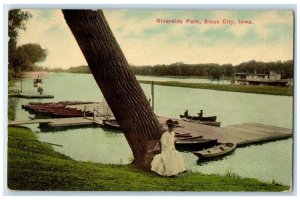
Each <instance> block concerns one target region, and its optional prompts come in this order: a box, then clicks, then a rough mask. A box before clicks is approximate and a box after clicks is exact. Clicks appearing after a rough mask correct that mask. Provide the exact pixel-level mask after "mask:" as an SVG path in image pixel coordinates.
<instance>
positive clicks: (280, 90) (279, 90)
mask: <svg viewBox="0 0 300 200" xmlns="http://www.w3.org/2000/svg"><path fill="white" fill-rule="evenodd" d="M138 82H139V83H144V84H151V82H153V83H154V84H155V85H162V86H171V87H185V88H194V89H208V90H218V91H227V92H241V93H253V94H265V95H279V96H293V87H279V86H254V85H250V86H248V85H227V84H212V83H183V82H177V81H148V80H138Z"/></svg>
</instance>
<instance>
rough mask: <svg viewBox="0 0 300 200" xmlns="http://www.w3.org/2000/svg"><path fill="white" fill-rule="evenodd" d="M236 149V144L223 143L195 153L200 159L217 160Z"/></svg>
mask: <svg viewBox="0 0 300 200" xmlns="http://www.w3.org/2000/svg"><path fill="white" fill-rule="evenodd" d="M235 148H236V144H235V143H230V142H228V143H221V144H218V145H216V146H213V147H211V148H208V149H203V150H201V151H194V152H193V153H194V154H195V155H196V156H198V157H199V158H215V157H218V156H223V155H226V154H229V153H230V152H232V151H233V150H234V149H235Z"/></svg>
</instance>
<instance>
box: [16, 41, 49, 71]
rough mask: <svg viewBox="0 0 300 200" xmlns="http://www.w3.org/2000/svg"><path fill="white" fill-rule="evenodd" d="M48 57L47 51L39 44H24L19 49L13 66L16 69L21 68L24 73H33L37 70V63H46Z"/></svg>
mask: <svg viewBox="0 0 300 200" xmlns="http://www.w3.org/2000/svg"><path fill="white" fill-rule="evenodd" d="M46 57H47V50H46V49H42V47H41V46H40V45H39V44H33V43H29V44H24V45H21V46H19V47H18V48H17V50H16V54H15V59H13V60H12V64H13V66H15V67H19V69H21V70H22V71H24V70H27V71H31V70H33V69H35V68H34V66H35V64H36V63H39V62H42V61H44V60H45V59H46Z"/></svg>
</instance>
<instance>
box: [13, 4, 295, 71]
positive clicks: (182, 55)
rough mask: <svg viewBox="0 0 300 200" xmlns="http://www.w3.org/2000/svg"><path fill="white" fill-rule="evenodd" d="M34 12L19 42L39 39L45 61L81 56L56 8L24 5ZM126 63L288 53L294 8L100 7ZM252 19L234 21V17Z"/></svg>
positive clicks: (55, 63) (54, 63)
mask: <svg viewBox="0 0 300 200" xmlns="http://www.w3.org/2000/svg"><path fill="white" fill-rule="evenodd" d="M29 12H31V13H32V14H33V18H32V19H30V20H29V22H28V24H27V27H28V28H27V30H26V31H25V32H22V33H21V34H20V39H19V43H20V44H24V43H29V42H34V43H40V44H41V46H42V47H43V48H46V49H48V52H49V56H48V58H47V60H46V62H44V63H42V64H43V65H45V66H48V67H62V68H67V67H70V66H77V65H82V64H86V61H85V59H84V57H83V55H82V53H81V51H80V49H79V47H78V45H77V43H76V41H75V39H74V36H73V35H72V33H71V31H70V30H69V28H68V26H67V24H66V23H65V20H64V18H63V15H62V13H61V11H60V10H51V9H39V10H29ZM104 14H105V16H106V19H107V21H108V23H109V26H110V28H111V29H112V32H113V34H114V36H115V37H116V39H117V41H118V44H119V45H120V47H121V49H122V50H123V52H124V54H125V56H126V58H127V60H128V62H129V63H131V64H135V65H145V64H151V65H154V64H170V63H174V62H179V61H182V62H185V63H206V62H208V63H220V64H223V63H232V64H238V63H240V62H244V61H248V60H252V59H255V60H259V61H276V60H288V59H292V58H293V12H291V11H288V10H281V11H278V10H104ZM157 19H181V20H185V19H192V20H204V19H210V20H220V22H222V20H223V19H225V20H226V19H227V20H234V21H235V22H236V24H234V25H228V24H222V23H221V24H218V25H214V24H193V25H192V24H187V23H183V24H158V23H156V20H157ZM239 19H243V20H251V21H252V24H250V25H249V24H246V25H245V24H244V25H241V24H238V20H239Z"/></svg>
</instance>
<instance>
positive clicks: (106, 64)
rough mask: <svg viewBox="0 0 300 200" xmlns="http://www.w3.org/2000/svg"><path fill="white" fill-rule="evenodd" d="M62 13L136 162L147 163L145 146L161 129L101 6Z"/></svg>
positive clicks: (159, 134)
mask: <svg viewBox="0 0 300 200" xmlns="http://www.w3.org/2000/svg"><path fill="white" fill-rule="evenodd" d="M63 14H64V18H65V20H66V22H67V24H68V26H69V28H70V29H71V31H72V33H73V35H74V36H75V38H76V40H77V43H78V44H79V47H80V48H81V51H82V53H83V55H84V56H85V59H86V60H87V63H88V65H89V68H90V70H91V72H92V74H93V76H94V78H95V80H96V82H97V84H98V86H99V88H100V89H101V91H102V94H103V96H104V97H105V99H106V101H107V103H108V105H109V107H110V108H111V110H112V112H113V114H114V116H115V118H116V120H117V121H118V123H119V125H120V127H121V128H122V130H123V132H124V134H125V137H126V139H127V142H128V144H129V145H130V147H131V150H132V152H133V155H134V163H135V164H143V163H145V157H147V156H146V152H147V150H146V147H147V145H148V143H149V141H153V140H157V141H158V140H159V139H160V136H161V134H162V129H161V128H160V125H159V122H158V120H157V118H156V116H155V114H154V112H153V111H152V109H151V107H150V105H149V102H148V100H147V98H146V95H145V94H144V92H143V90H142V88H141V86H140V85H139V83H138V81H137V80H136V78H135V75H134V74H133V72H132V71H131V69H130V67H129V65H128V63H127V60H126V58H125V56H124V54H123V52H122V50H121V49H120V47H119V45H118V43H117V41H116V39H115V37H114V35H113V33H112V32H111V30H110V28H109V25H108V23H107V21H106V19H105V17H104V14H103V12H102V10H97V11H92V10H63ZM66 50H67V47H66ZM79 84H80V83H79ZM81 84H84V83H81ZM91 92H95V91H91ZM112 156H113V155H112ZM146 163H147V165H148V167H149V161H147V162H146Z"/></svg>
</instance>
